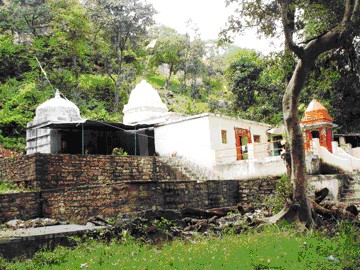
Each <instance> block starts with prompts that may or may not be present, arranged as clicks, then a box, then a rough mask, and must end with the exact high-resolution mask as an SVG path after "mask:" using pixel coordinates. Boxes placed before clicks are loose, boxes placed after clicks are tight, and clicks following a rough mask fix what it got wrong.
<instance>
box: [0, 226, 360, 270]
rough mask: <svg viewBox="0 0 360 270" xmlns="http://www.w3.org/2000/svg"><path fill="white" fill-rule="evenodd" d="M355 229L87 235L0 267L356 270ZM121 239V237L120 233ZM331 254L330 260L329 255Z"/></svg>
mask: <svg viewBox="0 0 360 270" xmlns="http://www.w3.org/2000/svg"><path fill="white" fill-rule="evenodd" d="M358 233H359V231H358V228H356V227H354V226H353V225H349V224H341V225H340V226H339V227H338V233H337V234H336V235H335V236H333V237H327V236H325V234H323V233H318V232H313V231H309V232H307V233H305V234H304V233H298V232H297V231H296V230H295V229H294V228H292V227H290V226H285V225H282V226H280V227H279V226H266V227H263V229H262V230H254V231H249V232H248V233H244V234H240V235H225V236H224V237H222V238H217V237H206V238H205V237H197V238H194V239H193V241H192V242H189V241H180V240H176V241H173V242H171V243H165V244H163V245H158V246H152V245H148V244H141V243H137V242H136V241H133V240H130V241H126V242H124V243H121V242H120V243H119V242H116V241H112V242H110V243H108V244H106V243H103V242H99V241H98V240H97V241H94V240H88V241H86V242H85V243H84V244H80V245H79V246H78V247H76V248H74V249H73V250H71V249H68V248H62V247H60V248H57V249H56V250H55V252H48V251H46V252H41V253H38V254H37V255H36V256H35V257H34V259H32V260H27V261H25V262H17V263H6V262H4V261H2V262H1V263H2V264H1V266H2V268H3V269H17V270H21V269H81V268H83V269H86V268H89V269H244V270H247V269H249V270H253V269H284V270H285V269H314V270H315V269H327V270H332V269H334V270H335V269H357V268H358V267H359V266H360V265H359V261H358V257H359V256H360V250H359V248H358V247H359V244H360V243H359V237H358V236H357V234H358ZM125 239H126V238H125ZM332 258H335V259H336V260H335V259H332Z"/></svg>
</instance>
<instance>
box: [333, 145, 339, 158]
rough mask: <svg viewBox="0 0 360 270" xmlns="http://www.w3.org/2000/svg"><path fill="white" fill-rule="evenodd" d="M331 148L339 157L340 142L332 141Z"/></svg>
mask: <svg viewBox="0 0 360 270" xmlns="http://www.w3.org/2000/svg"><path fill="white" fill-rule="evenodd" d="M331 147H332V152H333V154H334V155H335V156H339V151H338V148H339V144H338V142H336V141H332V142H331Z"/></svg>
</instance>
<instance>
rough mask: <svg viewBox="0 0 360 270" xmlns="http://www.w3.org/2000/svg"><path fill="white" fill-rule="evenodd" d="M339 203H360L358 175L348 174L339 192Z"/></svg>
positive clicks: (359, 179)
mask: <svg viewBox="0 0 360 270" xmlns="http://www.w3.org/2000/svg"><path fill="white" fill-rule="evenodd" d="M340 201H342V202H347V203H360V173H359V172H357V173H353V174H349V178H348V180H347V181H346V182H345V184H344V187H343V189H342V192H341V198H340Z"/></svg>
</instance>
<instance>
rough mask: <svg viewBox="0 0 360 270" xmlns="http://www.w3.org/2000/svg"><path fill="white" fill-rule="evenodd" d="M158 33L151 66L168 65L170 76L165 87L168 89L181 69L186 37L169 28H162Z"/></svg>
mask: <svg viewBox="0 0 360 270" xmlns="http://www.w3.org/2000/svg"><path fill="white" fill-rule="evenodd" d="M158 32H159V36H157V37H155V38H156V44H155V46H154V49H153V55H152V57H151V58H150V64H151V66H155V67H158V66H159V65H161V64H167V65H168V67H169V74H168V76H167V78H166V81H165V86H164V87H165V89H167V88H168V86H169V83H170V79H171V76H172V75H173V74H174V73H176V72H177V71H178V70H179V68H180V64H181V53H182V51H183V50H184V49H185V44H186V37H185V36H184V35H181V34H179V33H178V32H176V31H175V30H174V29H171V28H167V27H162V30H161V31H158Z"/></svg>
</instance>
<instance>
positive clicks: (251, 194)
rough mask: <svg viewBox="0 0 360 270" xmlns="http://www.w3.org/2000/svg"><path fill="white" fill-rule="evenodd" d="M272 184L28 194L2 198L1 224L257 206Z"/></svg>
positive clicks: (136, 184)
mask: <svg viewBox="0 0 360 270" xmlns="http://www.w3.org/2000/svg"><path fill="white" fill-rule="evenodd" d="M276 181H277V180H276V179H272V180H248V181H245V182H243V181H241V180H227V181H222V180H209V181H205V182H197V181H181V180H174V181H171V180H165V181H123V182H119V183H115V184H107V185H97V186H81V187H79V186H78V187H72V188H60V189H53V190H44V191H41V192H32V193H30V192H29V193H17V194H1V195H0V209H2V211H0V221H1V222H5V221H8V220H11V219H13V218H20V219H29V218H34V217H51V218H57V219H59V220H70V221H74V222H77V223H86V221H87V220H89V219H90V218H93V217H96V216H99V215H101V216H103V217H116V216H117V215H118V214H119V213H124V212H133V211H141V210H145V209H154V208H156V209H181V208H185V207H197V208H202V209H209V208H216V207H225V206H234V205H237V204H238V203H244V204H247V203H256V202H258V203H261V202H262V201H264V200H265V198H266V196H268V195H269V194H270V193H272V192H273V190H271V188H270V187H275V186H276ZM243 184H244V185H243Z"/></svg>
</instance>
